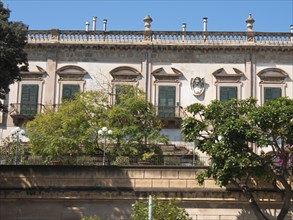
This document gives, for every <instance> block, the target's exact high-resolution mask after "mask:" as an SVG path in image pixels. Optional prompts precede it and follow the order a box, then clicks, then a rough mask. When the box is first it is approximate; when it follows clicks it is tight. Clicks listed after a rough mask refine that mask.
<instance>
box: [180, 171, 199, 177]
mask: <svg viewBox="0 0 293 220" xmlns="http://www.w3.org/2000/svg"><path fill="white" fill-rule="evenodd" d="M179 179H195V171H194V170H188V171H180V172H179Z"/></svg>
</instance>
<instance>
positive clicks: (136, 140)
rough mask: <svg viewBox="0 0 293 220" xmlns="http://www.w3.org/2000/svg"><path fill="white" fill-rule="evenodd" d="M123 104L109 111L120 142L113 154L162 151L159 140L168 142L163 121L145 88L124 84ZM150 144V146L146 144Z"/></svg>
mask: <svg viewBox="0 0 293 220" xmlns="http://www.w3.org/2000/svg"><path fill="white" fill-rule="evenodd" d="M122 89H123V91H124V93H123V94H120V96H119V104H116V105H114V106H112V107H111V108H110V109H109V110H108V111H107V125H108V127H110V128H111V129H112V130H113V138H114V139H115V141H116V143H117V145H115V148H114V149H113V151H112V153H113V154H114V155H119V156H131V155H135V156H138V157H141V158H142V156H143V155H144V154H146V153H147V154H150V153H155V154H160V150H159V148H158V147H157V144H158V143H166V142H167V137H166V136H164V135H161V134H160V130H161V122H160V120H159V119H158V118H157V117H156V113H155V109H154V107H153V106H152V105H151V104H150V103H149V102H146V100H145V94H144V93H143V91H141V90H140V89H138V88H137V87H133V86H127V85H125V86H123V88H122ZM146 143H148V145H146Z"/></svg>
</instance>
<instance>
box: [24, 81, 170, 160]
mask: <svg viewBox="0 0 293 220" xmlns="http://www.w3.org/2000/svg"><path fill="white" fill-rule="evenodd" d="M120 99H121V102H120V103H119V104H116V105H113V106H109V105H108V103H107V100H108V98H107V95H106V94H104V93H103V92H96V91H88V92H85V93H80V94H78V95H77V96H76V98H75V99H74V100H71V101H66V102H64V103H63V104H62V105H61V106H60V108H59V110H58V111H57V112H54V111H53V110H47V111H46V112H45V113H42V114H38V115H37V116H36V117H35V119H34V120H33V121H30V122H28V123H27V125H26V130H27V136H28V138H29V139H30V142H29V144H30V146H31V149H32V152H33V154H34V155H41V156H42V157H43V158H44V159H47V160H48V161H50V160H52V159H58V158H60V157H62V156H64V155H68V154H72V155H80V154H82V153H96V152H97V150H98V149H99V150H100V151H102V148H103V146H102V145H103V144H102V143H101V142H100V143H99V137H98V134H97V133H98V130H99V129H100V128H102V127H103V126H107V127H108V128H109V129H112V130H113V135H112V137H110V138H111V139H112V140H113V146H114V147H112V148H111V149H112V150H111V151H112V152H111V151H110V150H109V149H108V151H110V152H111V153H112V154H114V155H117V156H130V155H133V154H135V155H140V156H141V157H142V155H143V154H144V153H152V152H155V153H157V152H158V151H159V150H158V148H156V146H157V145H156V144H157V142H161V141H165V140H166V137H165V136H162V135H160V133H159V131H160V121H159V120H158V119H157V118H156V115H155V112H154V111H153V107H152V106H151V105H150V104H149V103H147V102H146V101H145V99H144V95H143V93H141V91H140V90H138V89H137V88H135V87H125V90H124V93H123V94H122V95H121V97H120ZM146 136H147V142H148V145H145V137H146Z"/></svg>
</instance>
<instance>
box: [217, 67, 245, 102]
mask: <svg viewBox="0 0 293 220" xmlns="http://www.w3.org/2000/svg"><path fill="white" fill-rule="evenodd" d="M233 70H234V73H231V74H230V73H229V74H228V73H227V72H226V70H225V69H224V68H221V69H218V70H216V71H215V72H213V76H214V77H215V78H216V81H215V86H216V99H217V100H220V97H221V96H220V95H221V94H220V88H221V87H236V88H237V99H239V100H241V99H242V87H243V82H242V81H243V80H244V76H245V75H244V73H243V72H241V71H240V70H238V69H236V68H233Z"/></svg>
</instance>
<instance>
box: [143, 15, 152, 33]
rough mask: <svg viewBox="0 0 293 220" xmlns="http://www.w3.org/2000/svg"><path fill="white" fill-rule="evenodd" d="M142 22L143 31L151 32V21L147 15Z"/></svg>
mask: <svg viewBox="0 0 293 220" xmlns="http://www.w3.org/2000/svg"><path fill="white" fill-rule="evenodd" d="M143 21H144V30H145V31H150V30H151V23H152V21H153V19H152V18H151V17H150V16H149V15H147V16H146V17H145V18H144V19H143Z"/></svg>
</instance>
